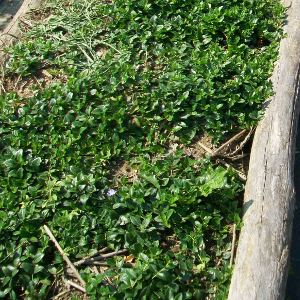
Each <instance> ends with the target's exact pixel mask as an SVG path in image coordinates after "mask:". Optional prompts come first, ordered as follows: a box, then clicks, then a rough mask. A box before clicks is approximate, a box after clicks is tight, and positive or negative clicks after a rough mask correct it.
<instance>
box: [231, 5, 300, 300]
mask: <svg viewBox="0 0 300 300" xmlns="http://www.w3.org/2000/svg"><path fill="white" fill-rule="evenodd" d="M282 2H283V5H284V6H285V7H287V6H289V8H288V9H287V11H286V13H287V19H286V22H285V26H284V30H285V32H286V33H287V35H288V36H287V37H286V38H284V39H283V40H282V41H281V44H280V50H279V53H280V55H279V60H278V62H277V64H276V67H275V70H274V73H273V75H272V78H271V79H272V82H273V85H274V92H275V94H274V96H273V97H272V99H271V101H270V102H269V103H268V104H267V108H266V113H265V117H264V119H263V120H262V121H261V122H260V124H259V125H258V128H257V129H256V133H255V137H254V141H253V145H252V151H251V158H250V166H249V173H248V179H247V183H246V188H245V196H244V208H243V223H244V227H243V228H242V230H241V234H240V238H239V242H238V249H237V256H236V260H235V267H234V272H233V277H232V280H231V286H230V291H229V296H228V299H229V300H252V299H257V300H273V299H284V298H285V287H286V281H287V276H288V270H289V252H290V245H291V234H292V223H293V214H294V206H295V199H294V180H293V171H294V170H293V169H294V157H295V137H296V130H297V123H298V117H299V54H300V0H291V1H290V0H289V1H282Z"/></svg>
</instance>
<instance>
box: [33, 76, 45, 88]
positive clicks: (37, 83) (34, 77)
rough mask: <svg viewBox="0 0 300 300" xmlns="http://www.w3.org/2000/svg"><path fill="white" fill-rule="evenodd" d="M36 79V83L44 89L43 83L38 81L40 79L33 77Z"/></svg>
mask: <svg viewBox="0 0 300 300" xmlns="http://www.w3.org/2000/svg"><path fill="white" fill-rule="evenodd" d="M33 77H34V79H35V81H36V82H37V84H38V85H39V86H40V88H41V89H42V88H43V87H42V85H41V83H40V82H39V81H38V79H37V78H36V77H35V76H33Z"/></svg>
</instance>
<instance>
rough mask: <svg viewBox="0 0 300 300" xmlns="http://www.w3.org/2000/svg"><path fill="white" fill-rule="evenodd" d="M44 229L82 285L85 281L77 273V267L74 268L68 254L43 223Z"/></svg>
mask: <svg viewBox="0 0 300 300" xmlns="http://www.w3.org/2000/svg"><path fill="white" fill-rule="evenodd" d="M44 229H45V231H46V233H47V234H48V235H49V237H50V239H51V240H52V242H53V243H54V244H55V246H56V248H57V249H58V251H59V252H60V253H61V255H62V257H63V259H64V260H65V261H66V262H67V264H68V265H69V267H70V268H71V269H72V271H73V272H74V274H75V275H76V277H77V279H78V280H79V281H80V282H81V284H82V285H83V286H85V281H84V280H83V279H82V278H81V276H80V275H79V273H78V271H77V269H76V268H75V266H74V265H73V264H72V262H71V261H70V260H69V258H68V256H67V255H66V254H65V252H64V250H63V249H62V248H61V247H60V245H59V243H58V242H57V240H56V239H55V237H54V235H53V234H52V232H51V231H50V229H49V228H48V226H46V225H44Z"/></svg>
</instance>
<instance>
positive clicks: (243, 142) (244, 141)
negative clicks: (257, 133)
mask: <svg viewBox="0 0 300 300" xmlns="http://www.w3.org/2000/svg"><path fill="white" fill-rule="evenodd" d="M253 131H254V129H253V127H251V128H250V131H249V133H248V134H247V136H246V137H245V139H244V140H243V141H242V143H241V144H240V145H239V147H238V148H237V149H236V150H234V151H233V152H232V153H230V154H229V155H230V156H233V155H235V154H236V153H237V152H239V151H240V150H241V149H242V148H243V147H244V145H245V144H246V143H247V142H248V140H249V138H250V136H251V134H252V133H253Z"/></svg>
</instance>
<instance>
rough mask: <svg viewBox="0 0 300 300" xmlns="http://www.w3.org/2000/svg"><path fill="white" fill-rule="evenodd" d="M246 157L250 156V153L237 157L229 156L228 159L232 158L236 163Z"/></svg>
mask: <svg viewBox="0 0 300 300" xmlns="http://www.w3.org/2000/svg"><path fill="white" fill-rule="evenodd" d="M246 156H249V153H244V154H241V155H237V156H228V158H230V159H231V160H232V161H235V160H238V159H241V158H243V157H246Z"/></svg>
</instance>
